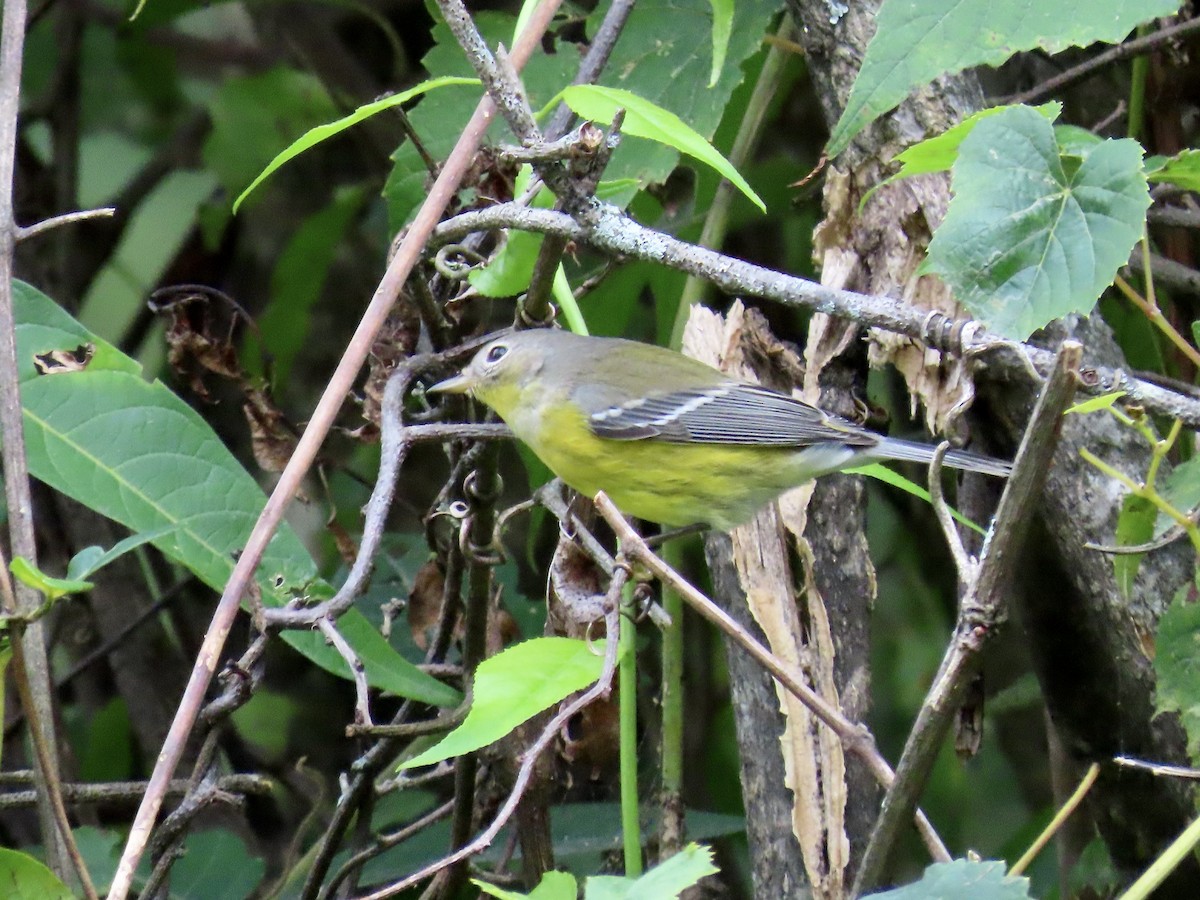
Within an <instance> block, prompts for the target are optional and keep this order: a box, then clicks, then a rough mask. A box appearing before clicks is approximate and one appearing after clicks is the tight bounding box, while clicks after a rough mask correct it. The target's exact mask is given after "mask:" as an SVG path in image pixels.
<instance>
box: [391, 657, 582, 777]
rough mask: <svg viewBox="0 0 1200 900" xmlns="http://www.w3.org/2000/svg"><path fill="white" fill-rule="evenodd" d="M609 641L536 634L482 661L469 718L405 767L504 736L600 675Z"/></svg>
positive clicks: (486, 743) (476, 746)
mask: <svg viewBox="0 0 1200 900" xmlns="http://www.w3.org/2000/svg"><path fill="white" fill-rule="evenodd" d="M603 648H604V642H603V641H598V642H596V643H595V644H589V643H588V642H587V641H577V640H573V639H571V638H561V637H545V638H534V639H533V640H528V641H523V642H521V643H520V644H514V645H513V646H511V647H509V648H508V649H506V650H504V651H503V652H501V653H497V654H496V655H495V656H493V657H492V658H491V659H486V660H484V661H483V662H482V663H480V664H479V668H478V670H477V671H476V672H475V689H474V694H473V699H472V702H471V711H470V712H469V713H467V718H466V721H464V722H463V723H462V724H461V725H459V726H458V727H457V728H455V729H454V730H453V731H452V732H450V733H449V734H448V735H446V736H445V737H444V738H442V740H441V741H439V742H438V743H437V744H436V745H435V746H433V747H431V748H429V749H428V750H426V751H425V752H424V753H422V754H420V755H418V756H415V757H413V758H412V759H410V760H408V761H406V762H404V763H402V764H401V766H400V768H401V769H411V768H413V767H415V766H428V765H430V764H432V763H435V762H440V761H442V760H443V759H450V758H451V757H454V756H461V755H462V754H464V753H470V752H471V751H472V750H478V749H479V748H480V747H486V746H487V745H488V744H491V743H493V742H495V741H498V740H500V738H502V737H504V736H505V735H506V734H508V733H509V732H511V731H512V730H513V729H514V728H516V727H517V726H518V725H520V724H521V723H522V722H525V721H527V720H528V719H530V718H532V717H533V716H536V715H537V714H538V713H540V712H542V711H543V710H546V709H549V708H550V707H551V706H553V705H554V704H556V703H558V702H559V701H560V700H562V699H563V698H564V697H566V696H568V695H569V694H572V693H574V692H575V691H578V690H582V689H583V688H585V687H587V686H588V685H589V684H592V683H593V682H594V681H595V680H596V679H597V678H599V677H600V672H601V670H602V669H603V668H604V660H603V657H602V655H601V654H602V653H603Z"/></svg>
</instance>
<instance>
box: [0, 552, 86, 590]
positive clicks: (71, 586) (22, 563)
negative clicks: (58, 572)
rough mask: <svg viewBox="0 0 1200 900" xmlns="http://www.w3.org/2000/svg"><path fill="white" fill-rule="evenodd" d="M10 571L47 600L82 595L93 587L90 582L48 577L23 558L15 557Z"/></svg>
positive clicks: (10, 564) (9, 566) (9, 568)
mask: <svg viewBox="0 0 1200 900" xmlns="http://www.w3.org/2000/svg"><path fill="white" fill-rule="evenodd" d="M8 571H10V572H12V573H13V575H14V576H15V577H16V579H17V580H18V581H20V582H21V583H22V584H26V585H28V586H29V587H31V588H33V589H34V590H35V591H39V592H41V593H42V594H44V595H45V596H46V599H47V600H57V599H58V598H59V597H64V596H66V595H67V594H82V593H83V592H84V591H90V590H91V589H92V587H93V585H92V583H91V582H90V581H82V580H80V579H68V578H54V577H53V576H51V575H47V574H46V573H45V572H43V571H42V570H41V569H39V568H37V566H35V565H33V563H31V562H30V561H29V560H27V559H26V558H25V557H23V556H14V557H13V560H12V562H10V563H9V564H8Z"/></svg>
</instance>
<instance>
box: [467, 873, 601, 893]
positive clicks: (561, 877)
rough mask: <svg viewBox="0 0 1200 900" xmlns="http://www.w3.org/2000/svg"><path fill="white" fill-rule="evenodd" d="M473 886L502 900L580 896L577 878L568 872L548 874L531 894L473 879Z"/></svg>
mask: <svg viewBox="0 0 1200 900" xmlns="http://www.w3.org/2000/svg"><path fill="white" fill-rule="evenodd" d="M471 884H473V885H475V886H476V887H477V888H479V889H480V890H481V891H483V892H484V893H485V894H487V895H488V896H489V897H499V898H500V900H526V898H528V900H575V898H576V897H577V896H578V893H577V891H578V888H577V887H576V885H575V876H574V875H571V874H570V873H568V872H547V873H546V874H545V875H543V876H542V880H541V881H540V882H538V886H537V887H535V888H534V889H533V891H532V893H529V894H520V893H517V892H516V891H506V890H504V888H498V887H496V886H495V885H494V884H488V883H487V882H486V881H480V880H479V879H477V878H472V879H471Z"/></svg>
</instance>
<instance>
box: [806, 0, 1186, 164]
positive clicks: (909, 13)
mask: <svg viewBox="0 0 1200 900" xmlns="http://www.w3.org/2000/svg"><path fill="white" fill-rule="evenodd" d="M1178 8H1179V0H1062V2H1061V3H1033V4H1021V3H996V2H994V0H886V2H884V3H883V5H882V6H880V8H879V13H878V14H877V15H876V17H875V21H876V25H875V36H874V37H873V38H872V39H871V43H870V44H868V45H867V52H866V56H865V57H864V58H863V64H862V68H861V69H860V70H859V73H858V77H857V78H856V79H855V81H854V87H853V88H852V89H851V91H850V99H849V100H848V101H847V103H846V109H845V111H843V113H842V117H841V118H840V119H839V120H838V123H837V125H835V126H834V128H833V133H832V134H831V135H830V137H829V144H828V146H827V148H826V152H827V154H828V155H829V157H830V158H831V159H832V158H833V157H834V156H836V155H837V154H839V153H841V152H842V151H843V150H845V149H846V147H847V146H848V145H849V143H850V141H851V140H853V139H854V137H855V135H857V134H858V133H859V132H860V131H862V129H863V128H865V127H866V126H867V125H868V124H869V123H870V122H871V121H872V120H874V119H875V118H876V117H878V116H880V115H882V114H883V113H885V112H887V111H888V110H890V109H891V108H892V107H894V106H896V105H897V104H898V103H900V101H902V100H903V99H904V98H905V97H906V96H908V94H909V93H910V92H911V91H912V90H913V89H914V88H916V87H918V86H919V85H923V84H927V83H929V82H930V81H933V79H935V78H937V77H938V76H940V75H944V74H949V73H953V72H961V71H962V70H964V69H968V68H971V67H972V66H978V65H989V66H998V65H999V64H1000V63H1002V62H1004V61H1005V60H1006V59H1008V58H1009V57H1011V56H1012V55H1013V54H1015V53H1018V52H1020V51H1022V50H1033V49H1039V50H1043V51H1045V52H1046V53H1057V52H1058V51H1059V50H1062V49H1064V48H1066V47H1086V46H1087V45H1089V44H1094V43H1096V42H1097V41H1103V42H1105V43H1116V42H1117V41H1120V40H1122V39H1123V38H1124V37H1125V36H1126V35H1127V34H1129V32H1130V31H1132V30H1133V28H1134V26H1136V25H1137V24H1139V23H1140V22H1146V21H1149V20H1150V19H1153V18H1154V17H1156V16H1168V15H1171V13H1173V12H1174V11H1175V10H1176V9H1178Z"/></svg>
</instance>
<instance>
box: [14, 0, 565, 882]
mask: <svg viewBox="0 0 1200 900" xmlns="http://www.w3.org/2000/svg"><path fill="white" fill-rule="evenodd" d="M6 5H7V3H6ZM558 5H559V4H558V0H543V2H542V3H541V4H540V5H539V6H538V8H537V10H536V11H535V12H534V15H533V17H532V18H531V19H530V21H529V24H528V26H527V27H526V29H525V31H524V32H523V33H522V34H521V37H520V38H519V39H518V41H517V44H516V46H515V47H514V48H513V53H512V62H513V65H514V66H516V67H520V66H523V65H524V64H525V62H526V61H528V59H529V58H530V56H532V55H533V51H534V50H535V49H536V48H537V47H538V45H539V42H540V40H541V36H542V33H543V32H544V31H545V30H546V27H547V26H548V25H549V22H550V20H551V18H552V17H553V15H554V12H555V10H556V9H557V8H558ZM495 111H496V106H495V103H494V102H493V100H492V98H491V96H490V95H488V96H485V97H483V98H482V99H481V100H480V101H479V105H478V107H476V109H475V113H474V115H473V116H472V117H471V120H470V122H468V123H467V126H466V128H465V129H464V130H463V133H462V135H461V136H460V137H459V140H458V143H457V144H456V145H455V147H454V149H453V150H452V151H451V152H450V156H449V157H448V158H447V159H446V164H445V167H444V168H443V169H442V172H441V174H440V175H439V176H438V178H437V180H436V181H435V182H434V184H433V187H432V188H430V191H429V195H428V196H427V197H426V199H425V202H424V203H423V204H422V206H421V209H420V210H419V211H418V212H417V215H416V218H415V219H414V220H413V223H412V225H411V226H410V227H409V230H408V232H407V234H405V236H404V239H403V240H402V241H401V243H400V246H399V247H398V248H397V250H396V253H395V255H394V256H393V257H392V260H391V263H390V264H389V265H388V268H387V272H386V273H385V274H384V276H383V279H382V280H381V281H380V283H379V287H378V288H377V289H376V291H375V295H374V296H373V297H372V298H371V303H370V305H369V306H368V307H367V310H366V312H365V313H364V314H363V318H362V321H361V322H360V323H359V326H358V329H357V330H356V331H355V333H354V336H353V337H352V338H351V340H350V344H349V346H348V347H347V348H346V353H345V355H344V356H343V357H342V359H341V361H340V362H339V363H338V366H337V369H336V371H335V372H334V374H333V377H332V378H331V379H330V381H329V386H328V387H327V388H326V389H325V392H324V394H322V396H321V399H320V401H319V402H318V404H317V408H316V409H315V410H314V411H313V415H312V417H311V418H310V420H309V423H308V427H307V428H305V430H304V434H302V435H301V436H300V440H299V442H298V443H297V445H296V450H295V452H294V453H293V455H292V457H291V459H289V460H288V464H287V466H286V467H285V468H284V470H283V473H282V474H281V475H280V478H279V482H278V484H276V486H275V490H274V491H272V493H271V496H270V498H269V499H268V500H267V504H266V506H265V507H264V508H263V512H262V515H260V516H259V519H258V522H256V523H255V526H254V530H253V531H252V532H251V534H250V538H249V540H248V541H247V543H246V547H245V548H244V549H243V551H242V553H241V555H240V556H239V557H238V561H237V564H236V565H235V566H234V570H233V573H232V574H231V575H230V578H229V582H228V583H227V584H226V586H225V591H224V592H223V593H222V595H221V599H220V601H219V603H218V605H217V609H216V612H215V613H214V614H213V619H212V622H211V623H210V625H209V629H208V633H207V634H206V635H205V638H204V644H203V645H202V647H201V649H200V653H199V655H198V657H197V660H196V666H195V668H194V669H193V670H192V675H191V677H190V679H189V681H188V685H187V687H186V688H185V690H184V695H183V699H182V700H181V701H180V704H179V709H178V711H177V713H176V715H175V719H174V721H173V722H172V723H171V728H170V730H169V731H168V733H167V738H166V740H165V741H164V743H163V749H162V751H161V752H160V754H159V757H158V761H157V763H156V764H155V767H154V772H153V773H152V775H151V777H150V787H149V788H148V789H147V791H146V796H145V798H144V800H143V802H142V805H141V806H140V807H139V808H138V811H137V815H136V816H135V817H134V820H133V825H132V827H131V828H130V832H129V839H128V841H127V842H126V845H125V849H124V851H123V853H122V855H121V859H120V862H119V863H118V864H117V870H116V873H115V874H114V876H113V883H112V887H111V889H110V890H109V894H108V896H109V900H124V898H125V897H126V895H127V894H128V893H129V889H130V887H131V885H132V883H133V874H134V870H135V869H136V868H137V863H138V860H139V859H140V858H141V856H142V853H143V852H144V850H145V847H146V843H147V841H148V840H149V837H150V831H151V829H152V828H153V827H154V821H155V819H156V818H157V817H158V811H159V809H160V808H161V806H162V800H163V792H164V791H165V789H166V786H167V784H168V783H169V782H170V778H171V775H172V774H174V771H175V767H176V766H177V765H178V764H179V759H180V756H181V755H182V754H183V748H184V744H185V743H186V741H187V736H188V734H189V733H190V732H191V730H192V727H193V725H194V724H195V721H196V716H197V714H198V713H199V709H200V705H201V703H202V702H203V700H204V694H205V691H206V690H207V689H208V685H209V683H210V682H211V681H212V678H213V675H214V674H215V672H216V667H217V663H218V660H219V658H220V653H221V648H222V647H224V645H225V641H226V638H228V636H229V631H230V629H231V628H232V627H233V621H234V618H235V616H236V615H237V610H238V606H239V604H240V602H241V599H242V597H243V596H244V595H245V594H246V591H247V589H248V588H249V585H250V579H251V578H252V577H253V575H254V571H255V569H256V568H257V567H258V563H259V561H260V560H261V559H262V555H263V552H264V551H265V550H266V548H267V543H268V542H269V541H270V539H271V536H272V535H273V534H274V533H275V530H276V529H277V528H278V527H279V523H280V522H281V521H282V520H283V515H284V512H285V510H286V509H287V507H288V505H289V504H290V503H291V500H292V498H293V497H294V496H295V494H296V491H297V489H298V488H299V486H300V482H301V480H302V479H303V478H304V475H305V473H307V471H308V469H309V467H310V466H311V465H312V462H313V459H315V457H316V454H317V451H318V450H319V449H320V446H321V443H322V442H323V440H324V438H325V435H326V434H327V433H328V431H329V428H330V427H331V426H332V424H333V420H334V418H335V417H336V415H337V412H338V410H339V409H340V408H341V406H342V403H343V401H344V400H345V398H346V397H347V396H349V394H350V390H351V387H352V385H353V383H354V379H355V378H356V377H357V375H358V371H359V369H360V368H361V367H362V364H363V362H364V361H365V360H366V358H367V354H368V352H369V351H370V348H371V344H372V342H373V341H374V338H375V335H376V334H377V333H378V331H379V329H380V327H382V325H383V323H384V320H385V319H386V318H387V314H388V312H389V311H390V310H391V308H392V304H393V303H394V302H395V299H396V297H397V296H398V295H399V293H400V289H401V288H402V287H403V286H404V283H405V281H406V280H407V279H408V275H409V273H410V272H411V271H412V268H413V266H414V265H416V263H417V260H418V259H419V258H420V255H421V252H422V250H423V247H424V244H425V242H426V240H427V239H428V237H429V235H430V234H431V233H432V232H433V229H434V227H435V226H436V225H437V221H438V219H439V218H441V215H442V213H443V212H444V211H445V209H446V205H447V204H448V203H449V201H450V198H451V197H452V196H453V194H454V191H455V190H456V189H457V188H458V183H459V181H460V180H461V179H462V177H463V175H464V174H465V172H466V171H467V168H468V167H469V166H470V164H471V161H472V160H473V159H474V156H475V150H476V149H477V148H478V146H479V143H480V141H481V140H482V139H483V135H484V133H485V132H486V131H487V128H488V126H489V125H490V124H491V121H492V119H493V117H494V116H495Z"/></svg>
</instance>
